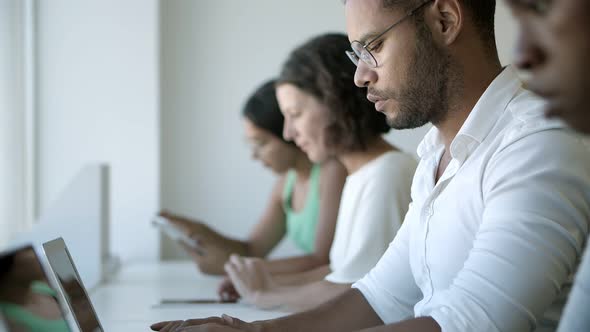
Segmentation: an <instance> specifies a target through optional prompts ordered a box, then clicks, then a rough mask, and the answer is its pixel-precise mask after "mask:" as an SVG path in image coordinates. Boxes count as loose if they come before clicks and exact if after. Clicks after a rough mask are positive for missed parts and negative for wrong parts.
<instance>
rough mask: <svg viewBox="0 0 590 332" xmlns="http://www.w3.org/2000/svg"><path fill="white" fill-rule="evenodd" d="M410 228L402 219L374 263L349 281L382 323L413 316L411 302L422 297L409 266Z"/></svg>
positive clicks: (413, 303) (413, 302) (410, 211)
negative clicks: (378, 258)
mask: <svg viewBox="0 0 590 332" xmlns="http://www.w3.org/2000/svg"><path fill="white" fill-rule="evenodd" d="M410 213H412V206H411V205H410V210H409V211H408V215H409V214H410ZM406 219H407V218H406ZM410 229H411V225H410V224H409V222H406V223H404V224H403V225H402V227H401V228H400V230H399V231H398V232H397V235H396V237H395V239H394V240H393V242H392V243H391V245H390V246H389V248H387V251H386V252H385V254H384V255H383V257H381V259H380V260H379V262H378V263H377V265H376V266H375V267H374V268H373V269H372V270H371V271H370V272H369V273H368V274H367V275H366V276H365V277H364V278H362V279H361V280H359V281H358V282H356V283H355V284H353V285H352V287H353V288H357V289H358V290H359V291H360V292H361V293H362V294H363V296H364V297H365V299H366V300H367V302H368V303H369V305H371V307H372V308H373V310H374V311H375V313H377V315H378V316H379V318H381V320H382V321H383V322H384V323H385V324H389V323H393V322H397V321H401V320H405V319H408V318H411V317H413V316H414V315H413V313H414V312H413V308H414V305H415V304H416V303H417V302H418V301H419V300H420V299H421V298H422V292H421V291H420V289H419V288H418V286H417V285H416V282H415V281H414V276H413V275H412V269H411V268H410V256H409V238H410V233H409V232H410Z"/></svg>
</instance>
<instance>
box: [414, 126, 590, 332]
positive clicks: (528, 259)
mask: <svg viewBox="0 0 590 332" xmlns="http://www.w3.org/2000/svg"><path fill="white" fill-rule="evenodd" d="M579 143H580V142H578V141H577V140H575V139H572V135H571V134H570V133H568V132H566V131H562V130H559V131H556V130H550V131H545V132H540V133H536V134H533V135H530V136H527V137H525V138H521V139H520V140H518V141H515V142H513V143H511V144H510V145H508V146H507V147H506V148H504V150H502V151H501V152H499V153H497V154H496V155H495V156H493V157H492V160H490V162H489V163H488V168H487V169H486V171H485V172H486V174H485V176H484V180H483V188H484V189H483V199H484V204H485V209H484V211H483V214H482V223H481V226H480V228H479V230H478V232H477V234H476V238H475V242H474V245H473V249H472V250H471V251H470V253H469V256H468V258H467V260H466V262H465V264H464V267H463V269H462V270H461V271H459V273H458V274H457V275H456V276H455V279H454V280H453V282H452V284H451V285H450V287H449V288H448V289H447V290H445V291H442V292H440V293H437V294H436V295H435V296H434V297H433V298H432V299H431V301H429V302H428V303H427V304H426V305H425V306H424V308H423V310H421V312H420V313H417V315H420V316H431V317H432V318H434V319H435V320H436V321H437V322H438V324H439V325H440V327H441V328H442V331H532V330H534V328H535V326H536V324H537V320H538V319H539V318H540V317H542V314H543V312H544V311H545V310H546V309H547V308H548V307H549V306H550V304H551V302H553V300H554V299H555V298H556V296H557V294H558V293H559V292H560V290H561V287H562V285H563V284H564V282H565V281H566V280H567V278H568V275H569V274H570V273H572V271H573V270H574V268H575V264H576V262H577V259H578V258H579V255H580V253H581V250H582V245H583V242H584V240H585V239H586V236H587V234H588V221H589V220H590V206H589V202H590V153H589V152H588V150H587V149H585V148H583V145H581V144H579Z"/></svg>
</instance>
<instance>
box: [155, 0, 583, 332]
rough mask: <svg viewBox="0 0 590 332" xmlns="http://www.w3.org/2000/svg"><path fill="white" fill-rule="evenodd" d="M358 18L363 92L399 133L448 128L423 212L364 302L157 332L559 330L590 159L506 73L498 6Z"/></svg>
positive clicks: (403, 8)
mask: <svg viewBox="0 0 590 332" xmlns="http://www.w3.org/2000/svg"><path fill="white" fill-rule="evenodd" d="M345 6H346V26H347V30H348V36H349V39H350V40H351V41H352V42H351V48H352V51H351V52H348V56H349V57H350V58H351V60H353V62H355V63H356V64H357V66H358V68H357V72H356V76H355V83H356V85H358V86H359V87H363V88H367V97H368V98H369V99H370V100H371V101H373V102H375V108H376V109H377V111H380V112H383V113H384V114H385V115H386V116H387V118H388V121H389V124H390V125H391V126H392V127H394V128H398V129H403V128H415V127H419V126H422V125H424V124H426V123H428V122H431V123H432V124H433V125H434V127H433V128H432V130H431V131H430V132H429V133H428V134H427V135H426V137H425V138H424V140H423V141H422V143H421V144H420V146H419V147H418V155H419V156H420V164H419V166H418V169H417V171H416V175H415V177H414V182H413V185H412V204H411V206H410V209H409V211H408V213H407V215H406V218H405V220H404V223H403V225H402V227H401V229H400V230H399V232H398V234H397V236H396V238H395V239H394V240H393V242H392V244H391V245H390V247H389V249H388V250H387V251H386V253H385V254H384V255H383V257H382V258H381V260H380V261H379V262H378V263H377V265H376V266H375V268H373V270H372V271H371V272H369V273H368V274H367V275H366V276H365V277H364V278H363V279H361V280H360V281H359V282H357V283H355V284H354V285H353V289H351V290H350V291H348V292H347V293H345V294H343V295H342V296H341V297H339V298H337V299H335V300H333V301H331V302H328V303H326V304H324V305H322V306H320V307H318V308H316V309H314V310H311V311H308V312H304V313H301V314H297V315H292V316H287V317H284V318H279V319H275V320H269V321H258V322H253V323H244V322H242V321H240V320H238V319H236V318H231V317H228V316H223V317H221V318H208V319H202V320H188V321H185V322H180V321H177V322H164V323H158V324H155V325H153V326H152V328H153V329H155V330H162V331H171V330H174V329H175V328H177V327H179V326H182V327H183V328H184V329H183V331H236V330H237V331H353V330H361V329H367V331H426V332H429V331H531V330H534V329H536V328H538V329H537V331H540V330H542V328H543V327H545V325H549V326H548V327H549V328H554V327H555V326H554V325H553V326H551V324H552V323H553V322H551V320H550V318H551V317H544V312H545V311H546V310H547V309H550V307H551V304H552V303H553V302H554V301H555V300H556V299H558V295H560V292H561V286H562V285H563V284H564V282H565V281H566V280H567V278H568V275H569V274H570V273H571V272H572V271H573V269H574V267H575V263H576V260H577V259H578V256H579V254H580V252H581V248H582V243H583V240H584V239H585V238H586V236H587V234H588V224H587V216H588V215H590V167H589V165H590V153H589V151H588V149H587V147H586V146H585V145H584V144H583V142H582V141H581V139H580V138H579V137H578V136H576V135H575V134H573V133H572V132H570V131H568V130H565V128H564V125H563V124H562V123H561V122H559V121H552V120H547V119H545V117H544V114H543V109H544V103H543V101H542V100H540V99H539V98H538V97H535V96H534V95H533V94H531V93H530V92H528V91H526V90H525V89H524V88H523V87H522V84H521V82H520V81H519V80H518V78H517V77H516V73H515V71H514V69H513V68H511V67H507V68H502V67H501V66H500V63H499V61H498V56H497V51H496V47H495V41H494V40H495V37H494V13H495V1H493V0H486V1H482V0H347V1H345ZM580 156H582V157H580ZM580 158H581V159H582V160H581V161H579V162H576V163H574V162H572V160H576V159H580ZM557 302H558V301H557ZM557 304H559V303H557ZM551 309H553V308H551ZM550 313H551V311H550ZM553 324H555V323H553ZM187 327H188V328H187Z"/></svg>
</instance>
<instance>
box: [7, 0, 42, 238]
mask: <svg viewBox="0 0 590 332" xmlns="http://www.w3.org/2000/svg"><path fill="white" fill-rule="evenodd" d="M33 18H34V0H23V1H21V0H0V229H1V231H0V246H4V245H6V244H7V243H9V241H10V239H11V238H12V237H13V236H14V234H16V233H18V232H20V231H24V230H27V229H29V228H30V227H31V226H32V221H33V214H34V192H35V191H34V167H33V165H34V155H35V153H34V130H33V128H34V95H35V94H34V66H33V64H34V61H33V54H34V38H33V37H34V33H33V32H34V20H33Z"/></svg>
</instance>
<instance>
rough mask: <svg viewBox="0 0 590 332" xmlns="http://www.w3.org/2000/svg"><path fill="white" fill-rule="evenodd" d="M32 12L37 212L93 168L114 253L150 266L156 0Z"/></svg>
mask: <svg viewBox="0 0 590 332" xmlns="http://www.w3.org/2000/svg"><path fill="white" fill-rule="evenodd" d="M37 3H38V20H37V23H38V29H37V33H38V37H37V38H38V45H37V46H38V54H37V57H38V75H39V81H38V96H37V97H38V105H39V108H38V115H37V116H38V124H37V126H38V128H37V129H38V131H37V133H38V141H37V144H38V164H37V170H38V190H39V192H38V197H37V198H38V203H39V209H40V211H39V212H40V213H41V214H42V213H43V212H44V211H46V210H47V208H48V207H50V206H51V204H52V202H53V201H55V200H56V199H57V198H58V195H59V193H60V192H61V191H62V190H63V189H64V187H65V186H66V184H67V183H69V181H71V180H72V178H73V177H74V176H75V175H76V174H77V173H78V172H79V171H80V169H81V168H83V167H84V166H85V165H86V164H88V163H90V162H102V163H106V164H108V165H109V166H110V168H111V202H110V206H111V211H112V214H111V218H110V219H111V227H110V228H111V251H112V252H114V253H116V254H119V255H121V257H122V258H123V260H124V261H130V260H151V259H155V258H156V257H157V247H158V246H157V235H156V233H155V232H154V231H153V229H152V228H151V227H150V226H149V219H150V216H151V215H152V214H153V213H154V212H155V211H156V210H157V209H158V205H159V181H158V178H159V161H158V160H159V114H158V109H159V83H158V82H159V81H158V76H159V72H158V49H159V48H158V47H159V43H158V37H159V16H158V6H159V3H158V1H157V0H101V1H96V0H94V1H93V0H43V1H37Z"/></svg>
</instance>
